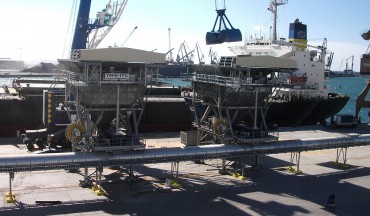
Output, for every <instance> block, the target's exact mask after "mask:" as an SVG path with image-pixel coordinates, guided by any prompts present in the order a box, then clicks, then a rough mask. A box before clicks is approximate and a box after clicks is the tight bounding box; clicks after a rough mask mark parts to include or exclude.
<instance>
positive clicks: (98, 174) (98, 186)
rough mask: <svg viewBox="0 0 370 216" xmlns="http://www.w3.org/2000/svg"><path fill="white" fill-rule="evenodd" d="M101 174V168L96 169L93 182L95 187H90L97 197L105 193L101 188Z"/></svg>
mask: <svg viewBox="0 0 370 216" xmlns="http://www.w3.org/2000/svg"><path fill="white" fill-rule="evenodd" d="M102 173H103V167H96V180H95V186H93V187H92V189H93V191H94V192H95V193H96V195H98V196H103V195H105V194H106V193H105V192H104V190H103V189H102V187H101V176H102Z"/></svg>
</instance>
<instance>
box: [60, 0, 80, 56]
mask: <svg viewBox="0 0 370 216" xmlns="http://www.w3.org/2000/svg"><path fill="white" fill-rule="evenodd" d="M77 1H78V0H73V2H72V8H71V11H70V13H69V21H68V27H67V32H66V38H65V41H64V47H63V53H62V56H63V58H64V57H65V55H66V49H67V45H68V47H71V43H72V40H71V37H70V36H69V35H70V34H73V31H74V30H73V29H72V27H71V24H72V22H73V20H76V16H77ZM68 51H70V50H68Z"/></svg>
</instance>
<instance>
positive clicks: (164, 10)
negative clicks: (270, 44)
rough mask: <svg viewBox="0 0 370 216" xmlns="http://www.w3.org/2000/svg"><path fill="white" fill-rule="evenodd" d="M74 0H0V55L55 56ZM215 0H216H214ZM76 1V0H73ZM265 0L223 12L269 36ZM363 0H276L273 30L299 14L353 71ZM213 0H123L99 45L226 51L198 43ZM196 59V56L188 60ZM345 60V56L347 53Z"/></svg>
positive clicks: (338, 63)
mask: <svg viewBox="0 0 370 216" xmlns="http://www.w3.org/2000/svg"><path fill="white" fill-rule="evenodd" d="M74 1H76V0H54V1H50V0H32V1H30V0H12V1H8V0H0V5H1V8H0V11H1V13H2V17H3V18H4V19H3V21H2V30H1V34H0V58H12V59H15V60H19V59H21V60H24V61H25V62H26V63H28V64H36V63H39V62H51V63H56V62H57V59H58V58H65V57H66V53H68V51H69V50H70V47H69V46H70V45H69V43H70V42H69V41H71V38H72V34H71V32H70V30H69V28H68V27H71V26H73V25H74V20H73V22H72V23H71V24H69V23H70V20H71V9H72V5H73V3H74ZM222 1H223V0H216V2H218V5H219V6H220V5H222ZM77 2H78V1H77ZM107 2H108V0H92V5H91V11H90V17H91V18H93V17H95V15H96V12H98V11H101V10H102V9H103V8H104V7H105V4H106V3H107ZM269 4H270V0H225V5H226V15H227V17H228V18H229V20H230V22H231V23H232V25H233V26H234V27H235V28H238V29H240V31H241V32H242V35H243V38H245V37H250V35H253V36H255V35H257V36H264V37H269V35H270V26H271V25H272V15H271V12H270V11H268V10H267V8H268V6H269ZM369 8H370V1H369V0H355V1H344V0H337V1H334V0H289V1H288V4H285V5H283V6H280V7H279V8H278V20H277V34H278V37H285V38H288V33H289V23H291V22H293V21H294V20H295V19H297V18H298V19H299V20H300V21H301V22H302V23H304V24H306V25H307V31H308V32H307V37H308V43H309V44H312V45H319V44H322V41H323V40H324V38H327V40H328V49H329V51H331V52H334V59H333V64H332V70H335V71H339V70H344V69H345V65H346V59H347V58H349V57H351V56H352V55H353V56H354V71H359V67H360V58H361V55H362V54H364V53H365V52H366V50H367V48H368V46H369V43H370V42H369V41H365V40H363V39H362V38H361V33H362V32H363V31H365V30H368V29H370V23H369V21H370V13H368V10H369ZM215 10H216V8H215V0H128V2H127V5H126V8H125V10H124V11H123V14H122V16H121V19H120V20H119V22H118V23H117V24H116V25H115V26H114V28H113V29H112V30H111V31H110V33H109V34H108V36H107V37H106V38H105V39H104V41H103V42H102V43H101V44H100V45H99V47H100V48H103V47H108V46H112V45H114V44H118V45H121V44H122V43H123V42H124V41H125V40H126V38H127V37H128V36H129V35H130V33H131V32H132V30H133V28H134V27H135V26H138V28H137V29H136V31H135V32H134V33H133V34H132V35H131V37H129V39H128V40H127V42H126V43H125V46H126V47H130V48H136V49H142V50H148V51H152V50H155V51H156V52H161V53H166V52H167V51H168V50H169V31H168V28H171V32H170V34H171V37H170V38H171V39H170V41H171V48H174V49H173V56H174V57H176V55H177V54H178V51H179V47H180V45H181V43H182V42H184V41H185V42H186V43H187V44H188V46H189V48H190V49H194V48H195V44H196V43H197V42H198V43H199V45H200V47H201V50H202V52H203V54H204V55H205V57H206V59H205V60H206V63H209V58H208V53H209V50H210V48H211V47H212V49H213V50H214V51H216V52H217V54H218V55H219V56H222V55H230V54H231V53H230V52H229V51H228V47H229V46H235V45H241V44H243V43H242V42H234V43H224V44H220V45H212V46H209V45H206V43H205V35H206V33H207V32H208V31H211V30H212V28H213V24H214V22H215V19H216V16H217V15H216V11H215ZM195 61H197V60H195ZM348 64H351V60H348Z"/></svg>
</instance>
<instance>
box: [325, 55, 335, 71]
mask: <svg viewBox="0 0 370 216" xmlns="http://www.w3.org/2000/svg"><path fill="white" fill-rule="evenodd" d="M333 58H334V53H333V52H330V54H329V56H328V58H327V61H326V65H325V70H326V71H330V70H331V64H332V62H333Z"/></svg>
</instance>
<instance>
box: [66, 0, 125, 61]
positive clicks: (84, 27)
mask: <svg viewBox="0 0 370 216" xmlns="http://www.w3.org/2000/svg"><path fill="white" fill-rule="evenodd" d="M127 2H128V0H121V1H117V2H114V3H112V2H111V0H109V2H108V3H107V4H106V6H105V8H104V9H103V10H102V11H100V12H97V14H96V18H94V19H90V18H89V15H90V6H91V0H81V2H80V7H79V10H78V20H77V22H76V27H75V31H74V37H73V41H72V53H71V57H72V58H73V57H76V56H78V51H77V50H79V49H86V48H88V49H95V48H96V47H98V45H99V44H100V42H101V41H102V40H103V39H104V38H105V36H106V35H107V34H108V33H109V32H110V30H111V29H112V28H113V27H114V25H115V24H116V23H117V22H118V21H119V19H120V17H121V15H122V12H123V10H124V9H125V7H126V5H127ZM86 21H87V22H86Z"/></svg>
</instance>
